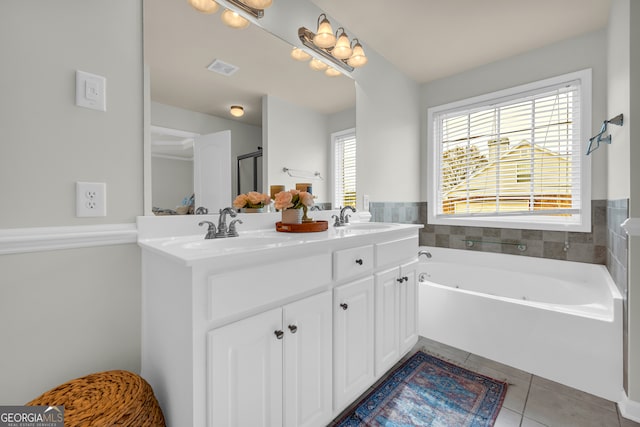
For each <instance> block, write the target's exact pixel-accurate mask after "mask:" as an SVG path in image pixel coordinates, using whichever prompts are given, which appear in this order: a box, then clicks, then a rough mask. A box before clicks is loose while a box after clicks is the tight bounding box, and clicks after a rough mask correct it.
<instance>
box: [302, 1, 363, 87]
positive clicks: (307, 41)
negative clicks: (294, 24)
mask: <svg viewBox="0 0 640 427" xmlns="http://www.w3.org/2000/svg"><path fill="white" fill-rule="evenodd" d="M298 38H299V39H300V41H301V42H302V45H303V46H304V48H306V49H304V50H305V51H306V52H307V53H309V54H310V55H311V56H313V57H314V60H316V61H317V62H323V63H325V64H326V65H328V66H331V67H334V68H336V69H338V70H344V71H346V72H347V73H350V72H352V71H353V70H354V69H355V68H358V67H362V66H363V65H365V64H366V63H367V61H368V59H367V56H366V55H365V53H364V49H363V48H362V44H361V43H360V41H359V40H358V39H357V38H354V39H353V40H352V41H349V36H347V33H346V31H345V29H344V28H342V27H340V28H338V30H337V31H336V33H335V34H334V33H333V30H332V28H331V23H330V22H329V20H328V19H327V15H325V14H324V13H322V14H320V16H319V17H318V30H317V32H316V33H315V34H314V33H313V32H311V31H310V30H308V29H306V28H305V27H300V28H298ZM294 53H295V56H294ZM291 56H292V57H293V58H294V59H297V60H299V61H303V60H304V59H302V58H301V57H300V56H299V55H298V54H297V52H295V49H294V51H292V52H291ZM312 61H313V60H312ZM309 66H310V67H311V68H313V69H314V70H320V69H323V70H324V69H325V68H320V67H319V66H318V65H317V64H313V65H312V64H309ZM327 75H329V74H327Z"/></svg>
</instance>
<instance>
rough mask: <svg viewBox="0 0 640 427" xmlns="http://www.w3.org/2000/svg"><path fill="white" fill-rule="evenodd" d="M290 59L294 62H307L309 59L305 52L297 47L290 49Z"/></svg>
mask: <svg viewBox="0 0 640 427" xmlns="http://www.w3.org/2000/svg"><path fill="white" fill-rule="evenodd" d="M291 57H292V58H293V59H295V60H296V61H308V60H309V59H310V58H311V55H309V54H308V53H307V52H305V51H304V50H302V49H299V48H297V47H294V48H293V49H291Z"/></svg>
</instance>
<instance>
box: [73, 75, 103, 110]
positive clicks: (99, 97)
mask: <svg viewBox="0 0 640 427" xmlns="http://www.w3.org/2000/svg"><path fill="white" fill-rule="evenodd" d="M106 92H107V79H106V78H104V77H103V76H99V75H97V74H91V73H87V72H85V71H80V70H76V105H77V106H79V107H85V108H91V109H94V110H99V111H107V93H106Z"/></svg>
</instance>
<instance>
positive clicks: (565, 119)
mask: <svg viewBox="0 0 640 427" xmlns="http://www.w3.org/2000/svg"><path fill="white" fill-rule="evenodd" d="M589 77H590V74H589V73H588V72H587V71H585V72H579V73H572V74H571V75H567V76H562V77H560V78H556V79H550V80H545V81H543V82H538V83H534V84H530V85H526V86H522V87H519V88H513V89H509V90H507V91H501V92H498V93H494V94H490V95H486V96H483V97H479V98H474V99H472V100H468V101H466V102H465V101H462V102H458V103H455V104H449V105H447V106H442V107H436V108H433V109H430V110H429V116H430V118H429V122H430V127H431V136H432V144H431V145H432V149H431V150H429V152H430V155H431V158H432V159H434V160H435V162H434V164H433V166H434V167H433V172H434V176H432V178H433V181H432V182H433V183H434V187H433V188H432V196H433V197H431V198H430V202H431V203H432V205H431V209H430V213H432V216H433V218H434V219H435V220H436V221H434V222H433V223H438V222H440V223H446V221H447V219H453V220H454V222H453V223H455V221H457V222H460V221H459V220H460V219H466V220H474V219H475V220H478V219H484V220H486V221H488V222H491V221H494V222H495V221H496V219H498V218H499V219H500V221H501V223H500V225H495V224H489V225H492V226H500V227H505V224H504V222H509V221H510V222H513V223H515V224H514V225H513V226H514V227H519V228H538V229H558V228H557V227H553V225H556V226H562V227H565V228H562V229H566V227H567V226H572V227H573V228H572V229H573V230H576V231H577V230H581V231H587V223H588V226H589V227H590V214H589V212H590V186H589V179H588V174H586V173H585V172H586V169H587V168H588V162H589V161H588V159H587V158H586V156H585V153H584V152H583V151H584V150H583V140H586V139H587V138H588V135H587V132H585V129H589V128H590V93H591V91H590V78H589ZM587 86H588V87H587ZM587 97H588V98H589V99H586V98H587ZM507 216H508V217H510V219H505V217H507ZM438 220H439V221H438ZM470 222H471V221H467V222H466V223H470ZM523 223H526V225H528V227H525V225H523ZM532 225H534V226H532ZM507 227H508V225H507Z"/></svg>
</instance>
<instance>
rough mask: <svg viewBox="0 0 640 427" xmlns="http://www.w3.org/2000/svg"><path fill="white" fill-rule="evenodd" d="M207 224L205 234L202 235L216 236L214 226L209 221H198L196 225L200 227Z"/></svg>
mask: <svg viewBox="0 0 640 427" xmlns="http://www.w3.org/2000/svg"><path fill="white" fill-rule="evenodd" d="M205 224H208V225H209V228H208V229H207V234H206V235H205V236H204V238H205V239H215V238H216V226H215V224H214V223H212V222H211V221H200V222H199V223H198V225H199V226H200V227H202V226H203V225H205Z"/></svg>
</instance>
